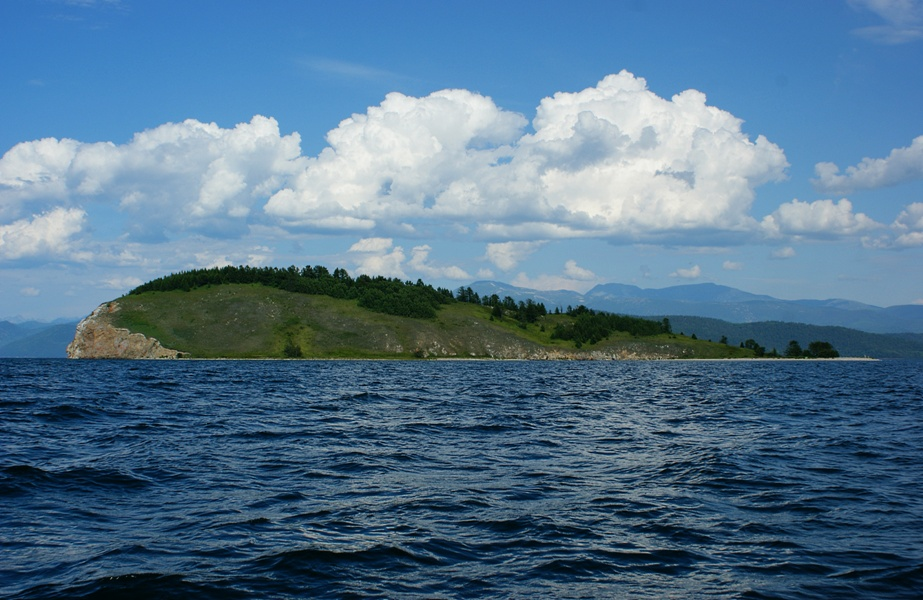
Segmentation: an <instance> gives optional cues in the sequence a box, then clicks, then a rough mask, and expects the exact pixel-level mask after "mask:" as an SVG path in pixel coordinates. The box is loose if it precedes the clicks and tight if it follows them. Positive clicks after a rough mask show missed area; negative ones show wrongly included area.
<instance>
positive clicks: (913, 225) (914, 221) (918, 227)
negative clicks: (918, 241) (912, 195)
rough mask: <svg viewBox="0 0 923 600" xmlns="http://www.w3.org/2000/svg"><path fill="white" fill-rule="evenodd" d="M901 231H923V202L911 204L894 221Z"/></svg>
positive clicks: (895, 226) (896, 227)
mask: <svg viewBox="0 0 923 600" xmlns="http://www.w3.org/2000/svg"><path fill="white" fill-rule="evenodd" d="M894 228H895V229H898V230H900V231H923V202H914V203H913V204H909V205H908V206H907V207H905V208H904V210H902V211H901V214H899V215H898V216H897V219H895V221H894Z"/></svg>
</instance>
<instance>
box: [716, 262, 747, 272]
mask: <svg viewBox="0 0 923 600" xmlns="http://www.w3.org/2000/svg"><path fill="white" fill-rule="evenodd" d="M721 268H722V269H724V270H725V271H743V268H744V264H743V263H741V262H735V261H732V260H726V261H724V264H722V265H721Z"/></svg>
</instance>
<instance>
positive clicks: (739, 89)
mask: <svg viewBox="0 0 923 600" xmlns="http://www.w3.org/2000/svg"><path fill="white" fill-rule="evenodd" d="M921 73H923V2H921V1H920V0H824V1H817V2H803V1H787V0H780V1H776V2H763V3H757V2H739V1H730V0H729V1H710V2H686V1H681V0H676V1H670V0H664V1H654V0H626V1H624V2H580V1H575V2H571V3H568V4H567V5H564V4H561V3H558V2H541V1H529V2H478V1H472V2H456V3H448V2H386V1H378V2H372V1H363V2H357V1H350V0H346V1H341V2H336V3H328V2H304V1H276V2H265V3H254V2H238V1H233V0H222V1H217V0H216V1H206V0H202V1H194V2H185V1H184V2H174V1H170V0H162V1H158V2H151V1H142V0H5V1H4V2H3V3H0V76H2V80H3V85H2V87H0V110H2V116H3V121H2V123H3V125H2V127H0V155H2V158H0V281H2V282H3V285H2V286H0V318H37V319H53V318H58V317H68V318H71V317H72V318H76V317H81V316H84V315H86V314H88V313H89V312H90V311H91V310H92V309H93V308H94V307H95V306H96V305H98V304H99V303H101V302H104V301H106V300H110V299H112V298H115V297H117V296H119V295H121V294H122V293H124V292H126V291H127V290H128V289H130V288H131V287H133V286H134V285H137V284H139V283H141V282H143V281H146V280H149V279H151V278H154V277H157V276H160V275H163V274H166V273H169V272H174V271H178V270H184V269H189V268H197V267H208V266H216V265H224V264H254V265H278V266H287V265H290V264H295V265H299V266H302V265H306V264H311V265H316V264H322V265H326V266H328V267H330V268H334V267H343V268H346V269H347V270H348V271H349V272H350V273H352V274H354V275H356V274H359V273H363V272H364V273H369V274H382V275H387V276H395V277H401V278H404V279H412V280H416V279H417V278H422V279H424V280H425V281H427V282H430V283H433V284H437V285H443V286H446V287H450V288H453V289H454V288H457V287H458V286H460V285H467V284H468V283H470V282H472V281H475V280H478V279H494V280H499V281H504V282H508V283H512V284H515V285H520V286H524V287H534V288H540V289H562V288H566V289H575V290H578V291H585V290H587V289H589V288H591V287H592V286H593V285H595V284H597V283H606V282H619V283H632V284H635V285H639V286H641V287H645V288H659V287H667V286H671V285H679V284H687V283H703V282H714V283H718V284H722V285H729V286H733V287H737V288H740V289H744V290H746V291H750V292H754V293H764V294H770V295H773V296H776V297H780V298H787V299H797V298H846V299H850V300H857V301H861V302H866V303H870V304H875V305H879V306H891V305H897V304H910V303H923V109H921V108H920V107H921V106H923V78H921V75H920V74H921Z"/></svg>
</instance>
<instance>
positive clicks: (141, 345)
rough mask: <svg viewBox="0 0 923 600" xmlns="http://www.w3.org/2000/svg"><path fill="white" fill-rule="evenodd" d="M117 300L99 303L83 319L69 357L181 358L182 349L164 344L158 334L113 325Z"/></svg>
mask: <svg viewBox="0 0 923 600" xmlns="http://www.w3.org/2000/svg"><path fill="white" fill-rule="evenodd" d="M118 310H119V305H118V303H117V302H105V303H103V304H100V305H99V306H98V307H97V308H96V310H94V311H93V312H92V313H91V314H90V316H88V317H87V318H85V319H84V320H82V321H80V323H79V324H78V325H77V333H76V334H75V335H74V341H72V342H71V343H70V344H68V345H67V357H68V358H135V359H143V358H179V357H180V356H181V355H182V353H181V352H178V351H177V350H171V349H169V348H164V347H163V346H161V345H160V342H159V341H157V340H156V339H155V338H149V337H147V336H145V335H142V334H140V333H131V332H130V331H128V330H127V329H121V328H116V327H113V326H112V324H111V322H110V320H111V315H112V314H113V313H115V312H117V311H118Z"/></svg>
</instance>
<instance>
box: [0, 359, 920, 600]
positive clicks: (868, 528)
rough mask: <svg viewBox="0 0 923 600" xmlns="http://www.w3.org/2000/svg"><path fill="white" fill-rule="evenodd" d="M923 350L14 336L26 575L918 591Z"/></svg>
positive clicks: (2, 443)
mask: <svg viewBox="0 0 923 600" xmlns="http://www.w3.org/2000/svg"><path fill="white" fill-rule="evenodd" d="M921 498H923V362H919V361H917V362H912V361H884V362H828V361H823V362H809V361H802V362H786V361H778V362H729V361H725V362H721V361H716V362H606V363H582V362H581V363H577V362H425V361H419V362H352V361H343V362H310V361H305V362H302V361H291V362H289V361H284V362H269V361H263V362H260V361H252V362H249V361H163V362H121V361H111V362H106V361H99V362H95V361H64V360H49V361H38V360H35V361H16V360H6V361H0V507H2V508H0V595H2V596H3V597H17V598H19V597H22V598H48V597H67V598H80V597H84V598H105V597H135V598H143V597H149V598H165V597H177V596H180V597H181V596H195V597H203V598H207V597H215V598H227V597H232V598H233V597H240V598H245V597H336V598H340V597H389V598H393V597H429V598H431V597H446V598H450V597H490V598H523V597H530V596H532V597H561V598H601V597H630V598H639V597H641V598H643V597H651V598H660V597H703V596H708V597H719V598H721V597H739V598H831V597H856V598H859V597H870V596H871V597H878V598H916V597H919V596H921V595H923V499H921Z"/></svg>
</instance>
